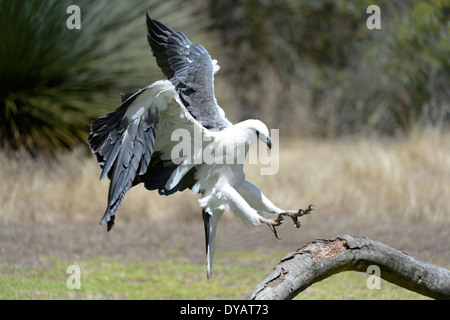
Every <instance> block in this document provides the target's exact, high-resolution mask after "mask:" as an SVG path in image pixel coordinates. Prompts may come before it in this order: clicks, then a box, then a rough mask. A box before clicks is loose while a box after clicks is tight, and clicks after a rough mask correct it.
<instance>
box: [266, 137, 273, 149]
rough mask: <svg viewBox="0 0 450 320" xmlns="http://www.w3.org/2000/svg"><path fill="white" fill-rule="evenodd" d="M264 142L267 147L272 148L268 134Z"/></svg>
mask: <svg viewBox="0 0 450 320" xmlns="http://www.w3.org/2000/svg"><path fill="white" fill-rule="evenodd" d="M266 144H267V146H268V147H269V149H272V138H271V137H270V136H267V139H266Z"/></svg>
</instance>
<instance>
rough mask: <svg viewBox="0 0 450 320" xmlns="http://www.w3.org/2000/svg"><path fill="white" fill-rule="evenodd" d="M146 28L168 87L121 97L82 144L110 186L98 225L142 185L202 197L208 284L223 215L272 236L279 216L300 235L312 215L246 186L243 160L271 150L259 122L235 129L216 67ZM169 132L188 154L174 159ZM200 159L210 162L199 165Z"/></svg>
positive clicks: (154, 24) (174, 37) (177, 38)
mask: <svg viewBox="0 0 450 320" xmlns="http://www.w3.org/2000/svg"><path fill="white" fill-rule="evenodd" d="M147 28H148V34H147V38H148V42H149V44H150V47H151V50H152V52H153V55H154V56H155V57H156V61H157V64H158V66H159V67H160V68H161V70H162V72H163V73H164V75H165V76H166V77H167V78H168V80H161V81H157V82H155V83H153V84H151V85H149V86H147V87H145V88H142V89H140V90H138V91H136V92H134V93H131V94H122V95H121V97H122V105H121V106H120V107H119V108H117V109H116V110H114V111H112V112H111V113H109V114H107V115H106V116H103V117H100V118H98V119H97V120H95V121H94V122H93V123H92V125H91V132H90V134H89V138H88V143H89V146H90V148H91V150H92V152H93V153H95V155H96V156H97V159H98V162H99V164H100V166H101V168H102V169H103V170H102V173H101V176H100V180H101V179H103V178H105V177H108V178H109V179H110V180H111V182H110V185H109V192H108V203H107V208H106V211H105V214H104V216H103V218H102V220H101V222H100V224H101V225H103V224H107V229H108V231H109V230H111V228H112V226H113V225H114V218H115V214H116V212H117V210H118V209H119V207H120V205H121V203H122V200H123V199H124V197H125V194H126V193H127V191H128V190H129V189H130V188H131V187H133V186H135V185H137V184H140V183H144V185H145V188H147V189H148V190H158V192H159V194H161V195H165V196H168V195H171V194H173V193H175V192H177V191H183V190H185V189H188V188H189V189H191V190H192V192H193V193H199V194H201V195H202V198H201V199H200V200H199V204H200V206H201V208H202V212H203V221H204V226H205V237H206V261H207V263H206V265H207V276H208V278H209V277H210V276H211V270H212V259H213V255H214V247H215V246H214V244H215V235H216V228H217V224H218V222H219V219H220V218H221V216H222V214H223V213H224V212H225V211H230V212H232V213H233V214H234V215H235V216H236V218H238V220H240V221H242V222H243V223H245V225H247V226H248V227H250V228H255V227H258V226H260V225H261V224H267V225H269V226H270V227H271V229H272V231H273V232H274V233H275V235H276V230H275V227H276V226H278V225H280V224H281V223H282V221H283V217H284V216H289V217H291V218H292V219H293V220H294V223H295V225H296V226H297V227H299V226H300V224H299V222H298V219H297V218H298V217H299V216H301V215H303V214H305V213H309V212H310V211H311V210H312V208H311V206H310V207H309V208H308V209H306V210H302V209H300V210H299V211H296V210H283V209H280V208H278V207H277V206H275V205H274V204H273V203H272V202H271V201H270V200H269V199H267V198H266V197H265V196H264V195H263V194H262V192H261V191H260V190H259V189H258V188H257V187H256V186H254V185H253V184H251V183H250V182H248V181H247V180H245V174H244V171H243V166H244V163H243V161H241V160H242V159H245V156H246V154H247V151H248V148H249V146H250V145H251V144H252V143H255V142H256V141H257V139H259V140H260V141H263V142H264V143H266V144H267V146H268V147H269V148H271V144H272V141H271V138H270V136H269V130H268V128H267V127H266V125H265V124H264V123H262V122H261V121H259V120H246V121H243V122H240V123H237V124H234V125H233V124H232V123H230V121H228V120H227V118H226V117H225V113H224V111H223V110H222V109H221V108H220V107H219V106H218V104H217V102H216V99H215V97H214V74H215V73H216V72H217V71H218V69H219V67H218V65H217V62H216V61H215V60H212V59H211V57H210V56H209V54H208V52H207V51H206V49H205V48H204V47H203V46H201V45H198V44H192V43H191V42H190V41H189V40H188V39H187V38H186V36H185V35H184V34H183V33H181V32H174V31H172V30H171V29H170V28H168V27H167V26H165V25H164V24H162V23H160V22H158V21H156V20H152V19H151V18H150V17H149V15H148V14H147ZM174 132H177V133H178V137H183V136H186V141H188V142H189V143H188V145H187V146H186V150H190V151H191V152H190V154H184V153H183V154H180V153H177V152H173V151H174V148H176V147H177V145H178V147H179V143H180V140H176V139H173V138H172V135H173V133H174ZM199 137H201V138H199ZM188 138H190V139H188ZM173 140H175V141H173ZM207 148H210V150H206V149H207ZM223 150H226V151H229V150H232V151H233V152H232V159H231V161H230V158H229V154H227V153H229V152H225V153H224V152H222V151H223ZM205 151H208V152H207V153H206V154H208V155H210V156H211V157H213V160H214V161H205V159H204V156H205ZM219 151H221V152H219ZM227 156H228V158H226V157H227ZM261 214H274V215H276V217H275V218H273V219H269V218H265V217H263V216H262V215H261Z"/></svg>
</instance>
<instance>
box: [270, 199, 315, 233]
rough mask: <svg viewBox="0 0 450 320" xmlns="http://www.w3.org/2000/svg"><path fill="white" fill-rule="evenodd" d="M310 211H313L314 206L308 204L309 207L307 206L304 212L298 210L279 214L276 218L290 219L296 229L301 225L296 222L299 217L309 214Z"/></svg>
mask: <svg viewBox="0 0 450 320" xmlns="http://www.w3.org/2000/svg"><path fill="white" fill-rule="evenodd" d="M312 211H314V205H313V204H310V205H309V206H308V208H307V209H305V210H303V209H300V210H298V212H295V211H287V212H283V213H280V214H279V215H278V218H280V217H284V216H288V217H289V218H291V219H292V221H294V226H295V227H296V228H300V226H301V224H300V221H299V220H298V218H300V217H302V216H304V215H307V214H309V213H311V212H312Z"/></svg>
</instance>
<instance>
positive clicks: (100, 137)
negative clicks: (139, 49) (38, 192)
mask: <svg viewBox="0 0 450 320" xmlns="http://www.w3.org/2000/svg"><path fill="white" fill-rule="evenodd" d="M142 91H143V90H140V91H138V92H136V93H135V94H133V95H131V96H129V97H128V99H126V100H125V102H124V103H123V104H122V106H120V107H119V108H118V109H116V110H115V111H113V112H111V113H109V114H107V115H106V116H104V117H101V118H98V119H97V120H96V121H94V122H93V123H92V125H91V133H90V134H89V138H88V144H89V146H90V148H91V150H92V152H94V153H95V155H96V156H97V159H98V162H99V163H100V166H101V167H102V169H103V171H102V174H101V176H100V178H101V179H103V178H104V177H105V176H108V177H109V178H110V179H111V183H110V185H109V191H108V204H107V208H106V211H105V214H104V215H103V218H102V220H101V222H100V224H105V223H108V231H109V230H110V229H111V228H112V226H113V223H114V215H115V213H116V212H117V210H118V209H119V207H120V205H121V203H122V201H123V199H124V197H125V194H126V193H127V192H128V190H129V189H130V188H131V187H132V186H133V185H135V184H136V183H137V182H136V180H137V179H136V176H138V175H142V174H144V173H145V172H147V169H148V167H149V164H150V161H151V158H152V155H153V150H154V146H155V127H156V125H157V124H158V122H159V111H158V110H157V109H156V108H149V109H148V111H147V114H144V115H142V116H141V117H137V118H136V119H129V118H128V117H127V116H126V114H125V113H126V111H127V108H128V107H129V106H130V105H131V104H132V102H133V101H134V99H135V97H136V96H137V95H138V94H139V93H141V92H142Z"/></svg>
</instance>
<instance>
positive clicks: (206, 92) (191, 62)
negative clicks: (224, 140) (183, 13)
mask: <svg viewBox="0 0 450 320" xmlns="http://www.w3.org/2000/svg"><path fill="white" fill-rule="evenodd" d="M147 29H148V34H147V38H148V43H149V44H150V47H151V49H152V52H153V55H154V56H155V58H156V62H157V63H158V66H159V67H160V68H161V70H162V71H163V73H164V74H165V75H166V77H167V78H168V79H170V81H171V82H172V83H173V85H174V86H175V89H176V91H177V92H178V94H179V96H180V99H181V101H182V102H183V104H184V106H185V107H186V108H187V110H189V112H190V113H191V115H192V116H193V117H194V118H195V119H196V120H197V121H199V122H200V123H201V124H202V125H203V126H204V127H205V128H208V129H210V130H217V131H218V130H222V129H223V128H225V127H228V126H230V125H231V123H230V122H229V121H228V120H227V119H226V117H225V113H224V111H223V110H222V108H220V107H219V106H218V105H217V102H216V99H215V96H214V73H215V72H217V71H218V70H219V66H218V65H217V61H216V60H211V57H210V55H209V53H208V51H207V50H206V49H205V48H204V47H203V46H201V45H199V44H195V45H193V44H192V43H191V42H190V41H189V40H188V38H187V37H186V36H185V35H184V34H183V33H181V32H174V31H173V30H171V29H170V28H169V27H167V26H166V25H164V24H162V23H161V22H159V21H156V20H152V19H151V18H150V16H149V15H148V14H147Z"/></svg>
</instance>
